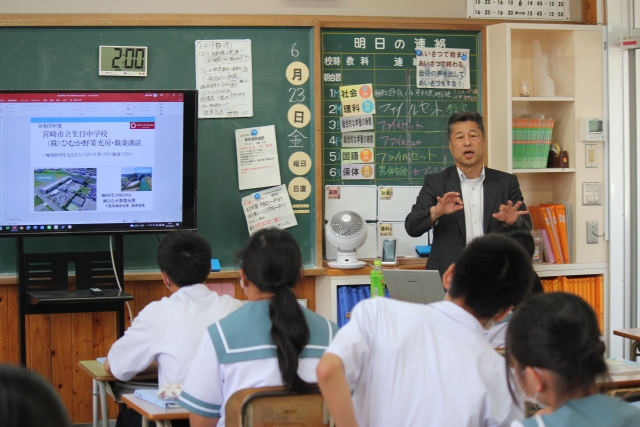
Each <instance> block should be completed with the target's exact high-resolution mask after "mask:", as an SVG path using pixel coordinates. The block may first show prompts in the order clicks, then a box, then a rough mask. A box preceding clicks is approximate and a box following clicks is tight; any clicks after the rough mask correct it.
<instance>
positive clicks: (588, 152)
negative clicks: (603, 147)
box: [584, 144, 598, 168]
mask: <svg viewBox="0 0 640 427" xmlns="http://www.w3.org/2000/svg"><path fill="white" fill-rule="evenodd" d="M584 149H585V150H584V152H585V159H584V160H585V166H586V167H588V168H597V167H598V146H597V145H596V144H586V145H585V146H584Z"/></svg>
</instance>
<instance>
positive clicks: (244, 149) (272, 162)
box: [236, 125, 282, 190]
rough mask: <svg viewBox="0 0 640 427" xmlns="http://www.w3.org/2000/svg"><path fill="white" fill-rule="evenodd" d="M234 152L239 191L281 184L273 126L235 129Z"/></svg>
mask: <svg viewBox="0 0 640 427" xmlns="http://www.w3.org/2000/svg"><path fill="white" fill-rule="evenodd" d="M236 152H237V158H238V187H239V188H240V190H246V189H249V188H261V187H271V186H273V185H280V184H281V183H282V181H280V165H279V163H278V147H277V145H276V129H275V126H273V125H271V126H261V127H255V128H247V129H237V130H236Z"/></svg>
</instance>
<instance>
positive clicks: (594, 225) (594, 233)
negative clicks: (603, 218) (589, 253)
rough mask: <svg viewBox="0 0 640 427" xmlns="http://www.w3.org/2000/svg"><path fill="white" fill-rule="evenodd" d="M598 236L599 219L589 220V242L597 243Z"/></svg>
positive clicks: (590, 243) (589, 243)
mask: <svg viewBox="0 0 640 427" xmlns="http://www.w3.org/2000/svg"><path fill="white" fill-rule="evenodd" d="M598 237H599V236H598V221H587V244H588V245H592V244H597V243H598Z"/></svg>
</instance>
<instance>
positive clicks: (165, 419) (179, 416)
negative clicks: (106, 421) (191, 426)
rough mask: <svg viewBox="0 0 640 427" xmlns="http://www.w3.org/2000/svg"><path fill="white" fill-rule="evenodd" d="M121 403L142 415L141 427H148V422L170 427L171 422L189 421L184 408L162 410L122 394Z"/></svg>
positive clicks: (137, 398)
mask: <svg viewBox="0 0 640 427" xmlns="http://www.w3.org/2000/svg"><path fill="white" fill-rule="evenodd" d="M122 401H123V402H124V403H126V404H127V405H128V406H130V407H131V408H133V409H134V410H135V411H136V412H137V413H139V414H140V415H142V427H148V426H149V421H155V422H156V425H157V426H158V427H171V420H188V419H189V411H188V410H186V409H184V408H175V409H164V408H161V407H159V406H157V405H154V404H153V403H150V402H147V401H146V400H142V399H140V398H139V397H136V396H134V395H133V394H123V395H122Z"/></svg>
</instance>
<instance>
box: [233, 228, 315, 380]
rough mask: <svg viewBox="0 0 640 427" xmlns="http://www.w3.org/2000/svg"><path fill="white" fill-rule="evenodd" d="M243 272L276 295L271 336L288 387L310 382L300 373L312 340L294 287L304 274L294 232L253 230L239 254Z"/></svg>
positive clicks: (283, 378) (271, 311)
mask: <svg viewBox="0 0 640 427" xmlns="http://www.w3.org/2000/svg"><path fill="white" fill-rule="evenodd" d="M239 258H240V261H241V267H242V270H243V271H244V274H245V276H246V278H247V280H249V281H250V282H251V283H253V284H254V285H255V286H257V287H258V289H260V290H261V291H262V292H273V293H274V294H275V295H274V297H273V298H272V299H271V303H270V305H269V317H270V318H271V338H272V339H273V342H274V343H275V345H276V352H277V355H278V366H279V367H280V373H281V375H282V382H283V383H284V385H285V387H286V388H287V390H291V391H295V392H298V393H301V392H304V391H308V390H309V389H311V386H310V385H309V384H308V383H307V382H305V381H303V380H302V379H301V378H300V377H299V376H298V358H299V356H300V353H301V352H302V350H304V348H305V346H306V345H307V344H308V343H309V336H310V334H309V325H308V324H307V320H306V318H305V315H304V313H303V311H302V308H301V307H300V304H299V303H298V300H297V299H296V296H295V294H294V293H293V290H292V288H293V287H294V286H295V285H296V284H297V283H298V282H299V281H300V278H301V277H302V257H301V255H300V247H299V246H298V243H297V242H296V240H295V239H294V238H293V236H292V235H291V234H289V233H288V232H286V231H284V230H280V229H277V228H267V229H263V230H259V231H257V232H256V233H254V234H253V235H252V236H251V238H250V239H249V241H248V242H247V243H246V245H245V247H244V249H242V252H241V253H240V255H239Z"/></svg>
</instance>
